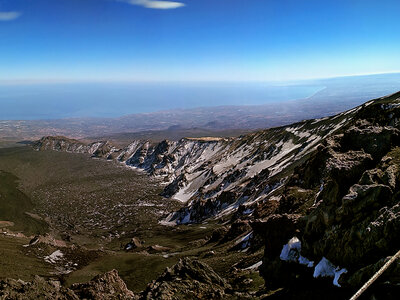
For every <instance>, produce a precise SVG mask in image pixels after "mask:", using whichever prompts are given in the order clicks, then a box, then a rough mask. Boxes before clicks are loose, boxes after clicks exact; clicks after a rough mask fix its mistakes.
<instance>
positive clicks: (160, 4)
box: [125, 0, 185, 9]
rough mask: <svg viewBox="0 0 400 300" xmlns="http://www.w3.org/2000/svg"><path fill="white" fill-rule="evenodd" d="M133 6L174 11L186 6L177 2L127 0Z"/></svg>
mask: <svg viewBox="0 0 400 300" xmlns="http://www.w3.org/2000/svg"><path fill="white" fill-rule="evenodd" d="M125 2H128V3H130V4H132V5H140V6H143V7H146V8H154V9H174V8H178V7H183V6H185V4H184V3H182V2H175V1H159V0H125Z"/></svg>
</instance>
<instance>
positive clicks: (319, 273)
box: [313, 257, 347, 287]
mask: <svg viewBox="0 0 400 300" xmlns="http://www.w3.org/2000/svg"><path fill="white" fill-rule="evenodd" d="M343 273H347V270H346V269H344V268H343V269H340V268H339V267H335V266H334V265H333V264H332V263H331V262H330V261H329V260H327V259H326V258H325V257H323V258H322V259H321V261H320V262H319V263H318V264H317V265H316V266H315V269H314V275H313V276H314V278H318V277H333V284H334V285H336V286H338V287H340V284H339V282H338V281H339V278H340V275H342V274H343Z"/></svg>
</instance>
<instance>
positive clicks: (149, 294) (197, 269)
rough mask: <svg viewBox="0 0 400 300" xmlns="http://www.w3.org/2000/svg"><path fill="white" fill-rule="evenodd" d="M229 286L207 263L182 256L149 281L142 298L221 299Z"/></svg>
mask: <svg viewBox="0 0 400 300" xmlns="http://www.w3.org/2000/svg"><path fill="white" fill-rule="evenodd" d="M228 288H230V286H229V284H228V283H227V282H226V280H225V279H223V278H221V277H220V276H219V275H218V274H217V273H215V272H214V270H212V269H211V268H210V267H209V266H208V265H206V264H205V263H202V262H200V261H196V260H191V259H189V258H184V259H181V260H179V262H178V263H177V264H176V265H174V266H173V267H172V268H167V269H166V271H165V272H164V273H163V274H162V275H161V276H160V277H159V278H158V279H157V280H155V281H153V282H152V283H150V284H149V285H148V286H147V288H146V290H145V291H144V292H143V293H142V297H143V298H144V299H165V300H167V299H221V298H223V297H224V296H225V290H227V289H228Z"/></svg>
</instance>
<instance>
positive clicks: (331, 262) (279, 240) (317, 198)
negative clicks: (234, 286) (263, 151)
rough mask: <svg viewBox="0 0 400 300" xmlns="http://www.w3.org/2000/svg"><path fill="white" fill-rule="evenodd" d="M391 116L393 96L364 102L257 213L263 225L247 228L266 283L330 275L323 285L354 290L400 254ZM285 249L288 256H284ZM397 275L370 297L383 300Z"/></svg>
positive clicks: (399, 98)
mask: <svg viewBox="0 0 400 300" xmlns="http://www.w3.org/2000/svg"><path fill="white" fill-rule="evenodd" d="M399 116H400V94H395V95H392V96H390V97H385V98H382V99H378V100H374V101H370V102H367V103H366V104H365V105H363V106H361V107H360V108H358V109H357V111H356V112H355V113H354V116H353V117H352V120H351V121H350V122H349V123H347V124H346V125H345V126H343V127H342V128H341V129H340V130H338V131H337V132H336V134H334V135H332V136H330V137H328V138H326V139H325V140H324V141H323V142H322V143H321V145H320V146H319V147H318V148H317V150H316V151H315V152H314V153H313V154H311V155H310V157H309V158H308V159H307V160H305V161H304V162H302V163H300V164H298V166H297V167H296V168H295V169H294V171H293V174H292V175H290V177H289V178H288V180H287V182H286V183H285V184H284V187H283V188H282V191H281V192H280V193H277V194H275V195H271V196H270V197H269V198H268V200H267V201H266V202H265V203H263V204H262V205H261V206H259V207H258V210H260V209H261V211H262V212H264V219H263V220H257V221H255V222H253V224H252V226H253V230H254V233H255V235H256V236H257V235H258V236H261V237H263V239H264V241H265V254H264V259H263V265H262V266H261V267H260V272H261V274H262V275H263V276H264V278H265V280H266V284H267V285H270V286H271V285H272V286H274V285H275V286H276V285H278V286H279V285H281V286H282V285H286V286H288V288H289V286H291V285H298V284H299V282H302V285H304V286H307V285H313V284H314V283H312V278H313V277H318V276H328V277H329V276H335V278H333V277H331V278H330V280H331V282H332V280H333V279H335V280H334V282H335V284H337V285H341V286H342V287H347V288H348V289H349V291H353V292H354V290H355V289H356V288H359V287H360V286H361V285H362V284H363V283H365V281H366V280H368V279H369V277H370V276H372V275H373V274H374V272H375V271H376V270H377V269H379V267H380V266H382V264H383V261H384V259H385V258H386V257H387V256H390V255H393V254H394V253H396V252H397V251H398V249H400V242H399V241H400V202H399V201H400V185H399V183H400V169H399V164H400V139H399V137H400V135H399V134H400V131H399V129H400V126H399V125H400V124H399V122H398V120H399ZM274 203H275V204H274ZM266 211H268V213H265V212H266ZM262 212H259V213H258V215H261V214H262ZM288 212H289V213H291V214H296V216H297V217H296V218H293V217H289V216H288V215H285V213H288ZM265 214H266V215H265ZM271 214H272V215H271ZM273 214H274V215H273ZM292 237H297V238H296V239H292ZM289 240H290V241H289ZM294 240H296V241H297V242H295V244H296V245H295V246H293V245H294V242H293V241H294ZM290 243H292V244H290ZM291 247H293V248H291ZM285 249H286V250H287V249H293V251H294V252H292V254H291V255H289V256H285V255H283V254H284V252H285V251H286V250H285ZM296 253H297V254H296ZM301 262H313V264H312V266H311V263H308V264H302V263H301ZM321 274H323V275H321ZM399 275H400V273H398V268H397V267H393V268H391V269H390V270H388V271H387V273H385V276H383V277H382V278H381V279H380V280H379V281H378V283H377V284H375V285H374V286H373V287H371V291H369V293H370V295H372V294H374V295H375V296H379V297H385V298H388V299H390V298H391V296H390V294H391V295H392V296H393V295H394V293H395V291H396V286H397V285H398V284H399V283H400V281H399V278H400V276H399ZM336 276H337V277H336ZM382 285H385V288H384V289H383V288H382ZM383 290H385V291H386V292H382V291H383ZM388 291H390V292H388ZM350 294H351V293H350ZM350 294H349V295H350ZM382 295H385V296H382ZM379 297H378V299H380V298H379ZM392 298H393V297H392ZM382 299H383V298H382Z"/></svg>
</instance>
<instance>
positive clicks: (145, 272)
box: [0, 147, 263, 292]
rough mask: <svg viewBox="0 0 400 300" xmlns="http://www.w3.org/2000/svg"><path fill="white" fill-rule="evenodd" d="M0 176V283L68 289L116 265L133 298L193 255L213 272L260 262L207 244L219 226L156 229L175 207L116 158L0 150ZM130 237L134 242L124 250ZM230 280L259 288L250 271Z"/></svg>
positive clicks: (255, 256) (224, 246)
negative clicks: (38, 281) (41, 282)
mask: <svg viewBox="0 0 400 300" xmlns="http://www.w3.org/2000/svg"><path fill="white" fill-rule="evenodd" d="M0 170H2V171H1V174H0V175H1V176H0V192H1V198H0V208H1V207H2V208H3V209H1V210H0V228H2V230H1V232H2V234H0V253H1V256H2V260H1V261H0V278H15V279H23V280H32V279H33V278H34V277H35V275H40V276H43V277H45V278H56V279H60V280H61V281H62V282H63V283H64V285H66V286H70V285H71V284H73V283H76V282H86V281H88V280H90V279H91V278H92V277H94V276H95V275H98V274H101V273H104V272H107V271H110V270H112V269H117V270H118V272H119V274H120V276H121V277H122V279H123V280H124V281H125V282H126V283H127V286H128V288H129V289H131V290H132V291H134V292H139V291H141V290H143V289H144V288H145V287H146V285H147V284H148V283H149V282H151V281H152V280H154V279H156V278H157V277H158V276H159V275H160V274H161V273H162V272H163V271H164V270H165V268H166V267H171V266H172V265H174V264H175V263H177V262H178V260H179V259H180V258H182V257H196V258H198V259H200V260H201V261H203V262H205V263H207V264H209V265H211V266H213V269H214V270H215V271H216V272H218V273H219V274H221V275H222V276H229V274H230V273H231V272H233V269H232V268H231V267H232V266H233V265H235V264H241V265H242V268H243V269H244V268H246V267H249V266H251V265H254V264H256V263H257V262H259V261H260V260H261V257H262V250H258V251H256V253H253V254H250V255H249V254H247V253H244V252H240V251H228V249H229V248H231V247H232V246H234V242H233V241H231V242H230V243H224V244H217V241H216V242H207V241H208V240H209V239H210V237H211V236H212V234H213V232H214V231H216V229H218V228H222V227H223V226H222V225H221V224H220V223H221V222H222V221H224V220H222V221H221V222H219V223H217V222H208V223H207V222H206V223H205V224H198V225H190V226H187V225H181V226H164V225H160V224H159V219H160V218H161V217H162V216H163V215H165V214H167V213H168V212H170V211H173V210H176V209H178V208H179V207H181V206H182V204H181V203H179V202H177V201H174V200H171V199H164V198H162V197H161V196H159V193H160V192H161V190H162V183H161V182H158V181H157V180H156V179H154V178H150V177H149V176H148V175H146V174H144V173H142V172H140V171H137V170H135V169H131V168H127V167H126V166H122V165H119V164H118V163H116V162H109V161H105V160H97V159H91V158H90V157H89V156H88V155H84V154H82V155H81V154H72V153H63V152H55V151H40V152H37V151H33V150H32V149H31V148H30V147H18V148H4V149H0ZM17 232H19V233H18V234H17ZM35 236H36V237H39V238H38V239H39V242H38V243H35V239H34V237H35ZM133 237H135V238H137V239H138V240H140V241H142V243H143V244H142V245H141V246H140V247H139V248H138V249H137V250H136V251H132V252H128V251H125V250H124V247H125V245H126V244H127V243H128V242H129V241H130V240H131V238H133ZM30 243H31V244H30ZM243 258H246V260H245V261H243ZM238 276H239V277H240V276H243V278H248V280H247V281H246V284H244V285H243V284H241V283H239V284H238V283H234V284H236V285H237V286H236V288H237V289H238V290H243V291H245V292H249V291H253V292H255V291H257V290H258V289H259V287H260V286H261V285H263V280H262V279H261V277H260V276H259V274H258V272H253V271H251V270H250V271H246V272H244V273H243V274H240V275H238Z"/></svg>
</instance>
